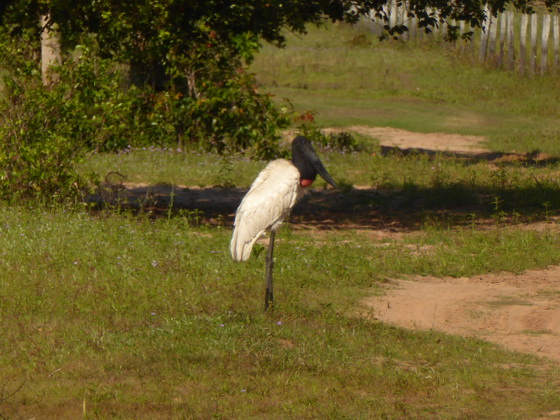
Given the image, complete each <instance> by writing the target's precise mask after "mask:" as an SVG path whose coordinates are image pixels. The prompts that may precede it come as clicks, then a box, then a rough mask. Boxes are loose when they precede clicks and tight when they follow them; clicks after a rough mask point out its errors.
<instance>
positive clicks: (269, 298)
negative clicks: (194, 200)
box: [264, 230, 276, 311]
mask: <svg viewBox="0 0 560 420" xmlns="http://www.w3.org/2000/svg"><path fill="white" fill-rule="evenodd" d="M275 235H276V232H275V231H274V230H271V231H270V240H269V242H268V253H267V254H266V291H265V295H264V310H265V311H266V310H268V308H269V307H274V289H273V287H272V267H273V265H274V260H273V258H272V254H273V252H274V236H275Z"/></svg>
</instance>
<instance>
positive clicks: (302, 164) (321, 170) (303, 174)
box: [292, 136, 338, 188]
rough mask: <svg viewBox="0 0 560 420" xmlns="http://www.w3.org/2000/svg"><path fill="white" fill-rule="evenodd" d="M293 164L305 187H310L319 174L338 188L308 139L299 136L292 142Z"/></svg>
mask: <svg viewBox="0 0 560 420" xmlns="http://www.w3.org/2000/svg"><path fill="white" fill-rule="evenodd" d="M292 163H293V164H294V166H295V167H296V168H297V169H298V171H299V175H300V183H301V185H302V186H303V187H308V186H310V185H311V184H312V183H313V181H315V179H316V178H317V174H319V175H321V177H322V178H323V179H324V180H325V181H327V182H328V183H329V184H331V185H332V186H333V187H335V188H338V186H337V185H336V182H334V180H333V179H332V177H331V176H330V175H329V173H328V172H327V170H326V169H325V167H324V166H323V163H322V162H321V160H320V159H319V156H317V153H315V150H314V149H313V146H312V145H311V142H310V141H309V139H307V138H306V137H303V136H297V137H296V138H295V139H294V141H293V142H292Z"/></svg>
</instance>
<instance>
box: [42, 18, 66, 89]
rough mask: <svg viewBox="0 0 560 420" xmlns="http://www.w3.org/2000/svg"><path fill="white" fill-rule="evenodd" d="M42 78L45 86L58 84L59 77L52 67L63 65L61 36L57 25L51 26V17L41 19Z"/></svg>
mask: <svg viewBox="0 0 560 420" xmlns="http://www.w3.org/2000/svg"><path fill="white" fill-rule="evenodd" d="M41 29H42V30H41V77H42V79H43V84H44V85H45V86H50V85H52V84H53V83H56V82H58V80H59V75H58V74H57V73H56V72H54V71H53V70H52V68H51V66H53V65H55V64H60V63H62V53H61V47H60V34H59V33H58V30H57V25H56V24H53V25H51V24H49V16H48V15H45V16H42V17H41Z"/></svg>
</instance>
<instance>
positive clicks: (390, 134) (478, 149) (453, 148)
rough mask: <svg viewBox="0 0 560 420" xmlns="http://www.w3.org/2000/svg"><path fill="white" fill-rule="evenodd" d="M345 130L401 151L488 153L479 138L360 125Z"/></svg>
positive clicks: (481, 138)
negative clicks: (377, 140) (371, 138)
mask: <svg viewBox="0 0 560 420" xmlns="http://www.w3.org/2000/svg"><path fill="white" fill-rule="evenodd" d="M345 130H347V131H354V132H356V133H358V134H362V135H364V136H369V137H373V138H376V139H379V143H380V145H381V146H385V147H397V148H399V149H402V150H408V149H419V150H425V151H433V152H452V153H458V154H472V155H476V154H483V153H488V152H489V150H488V149H486V148H484V147H483V146H482V145H481V143H482V142H484V137H479V136H463V135H460V134H447V133H413V132H411V131H407V130H400V129H398V128H391V127H365V126H360V125H355V126H351V127H346V128H345Z"/></svg>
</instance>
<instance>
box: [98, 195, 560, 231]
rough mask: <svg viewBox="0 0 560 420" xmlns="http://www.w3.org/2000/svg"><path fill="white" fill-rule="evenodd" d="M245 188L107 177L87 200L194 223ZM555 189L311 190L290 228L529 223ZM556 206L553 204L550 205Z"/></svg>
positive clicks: (553, 199)
mask: <svg viewBox="0 0 560 420" xmlns="http://www.w3.org/2000/svg"><path fill="white" fill-rule="evenodd" d="M246 192H247V189H241V188H224V187H207V188H195V187H193V188H183V187H177V186H172V185H168V184H160V185H153V186H134V185H125V184H119V185H112V186H107V187H106V188H105V189H104V190H103V192H102V193H99V194H97V195H92V196H90V197H89V198H88V201H89V202H90V203H91V204H92V208H93V209H94V211H96V210H101V209H104V208H108V209H111V210H115V211H129V212H130V211H132V212H134V213H139V214H147V215H149V216H150V217H174V216H178V215H179V216H182V217H185V216H186V217H187V218H188V219H189V221H190V222H192V223H193V224H197V225H198V224H209V225H223V226H231V225H232V224H233V220H234V217H235V211H236V209H237V207H238V205H239V203H240V202H241V200H242V199H243V196H244V195H245V194H246ZM558 208H560V190H559V189H558V188H556V187H554V186H552V185H551V186H546V185H538V184H535V186H533V187H531V188H511V189H501V188H498V187H496V188H482V187H477V186H469V185H462V184H453V185H442V186H437V187H432V188H421V187H417V186H415V185H410V186H407V187H405V188H395V189H386V190H376V189H369V188H366V189H363V188H360V189H356V188H347V189H345V190H334V189H328V190H309V191H308V192H307V194H306V195H305V196H304V198H303V199H302V200H301V201H300V202H299V203H298V204H297V205H296V207H295V208H294V210H293V211H292V215H291V217H290V223H291V224H292V226H293V227H295V228H314V229H378V230H390V231H391V230H394V231H403V230H404V231H411V230H417V229H420V228H422V227H423V226H425V225H426V224H430V225H433V226H441V227H451V226H461V225H470V224H473V223H474V224H477V225H478V224H493V223H504V224H507V223H527V222H535V221H542V220H547V219H548V218H550V217H552V216H555V215H556V213H554V214H553V212H552V210H551V209H558ZM555 212H556V210H555Z"/></svg>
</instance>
